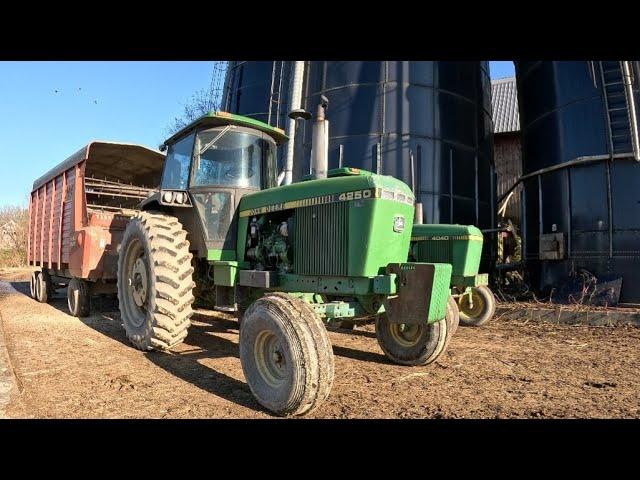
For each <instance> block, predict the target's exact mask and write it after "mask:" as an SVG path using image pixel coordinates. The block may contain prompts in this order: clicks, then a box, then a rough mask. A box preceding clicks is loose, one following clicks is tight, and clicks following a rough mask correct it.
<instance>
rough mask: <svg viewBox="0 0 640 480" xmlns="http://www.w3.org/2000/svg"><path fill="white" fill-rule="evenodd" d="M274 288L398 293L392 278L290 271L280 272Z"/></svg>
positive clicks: (337, 293) (341, 293)
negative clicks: (321, 275)
mask: <svg viewBox="0 0 640 480" xmlns="http://www.w3.org/2000/svg"><path fill="white" fill-rule="evenodd" d="M389 277H391V275H389ZM393 277H395V275H393ZM377 279H378V280H377ZM274 290H278V291H282V292H306V293H319V294H324V295H331V296H337V297H339V296H347V295H377V294H378V295H379V294H381V295H394V294H395V293H396V285H395V282H394V281H392V280H379V277H328V276H323V277H319V276H312V275H296V274H292V273H288V274H278V276H277V285H276V286H275V287H274Z"/></svg>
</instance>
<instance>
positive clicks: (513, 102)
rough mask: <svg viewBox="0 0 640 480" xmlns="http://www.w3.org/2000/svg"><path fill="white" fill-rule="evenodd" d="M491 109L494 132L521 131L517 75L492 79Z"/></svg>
mask: <svg viewBox="0 0 640 480" xmlns="http://www.w3.org/2000/svg"><path fill="white" fill-rule="evenodd" d="M491 110H492V111H493V133H507V132H518V131H520V115H519V113H518V91H517V89H516V77H507V78H501V79H499V80H492V81H491Z"/></svg>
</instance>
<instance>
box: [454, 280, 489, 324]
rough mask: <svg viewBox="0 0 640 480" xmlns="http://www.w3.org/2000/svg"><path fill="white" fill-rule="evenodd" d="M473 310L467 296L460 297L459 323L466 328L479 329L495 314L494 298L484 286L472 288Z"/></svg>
mask: <svg viewBox="0 0 640 480" xmlns="http://www.w3.org/2000/svg"><path fill="white" fill-rule="evenodd" d="M471 295H473V303H474V305H473V308H472V307H471V305H470V303H469V296H468V294H463V295H461V296H460V300H459V301H458V305H459V306H460V323H461V324H462V325H464V326H466V327H479V326H481V325H484V324H485V323H487V322H488V321H489V320H491V318H492V317H493V315H494V314H495V313H496V298H495V297H494V295H493V292H492V291H491V289H489V287H487V286H486V285H482V286H480V287H473V288H472V289H471Z"/></svg>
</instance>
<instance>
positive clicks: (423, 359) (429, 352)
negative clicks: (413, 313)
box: [376, 312, 450, 365]
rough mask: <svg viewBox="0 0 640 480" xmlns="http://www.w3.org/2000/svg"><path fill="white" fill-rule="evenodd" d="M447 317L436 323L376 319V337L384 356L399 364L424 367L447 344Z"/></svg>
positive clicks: (385, 316) (386, 318) (383, 317)
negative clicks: (410, 322) (394, 321)
mask: <svg viewBox="0 0 640 480" xmlns="http://www.w3.org/2000/svg"><path fill="white" fill-rule="evenodd" d="M447 332H448V328H447V318H446V317H445V318H444V319H442V320H440V321H438V322H435V323H430V324H427V323H420V324H411V325H410V324H404V323H393V322H391V321H389V318H388V316H387V313H386V312H385V313H383V314H381V315H378V316H377V317H376V338H377V339H378V344H379V345H380V348H382V351H383V352H384V353H385V355H386V356H387V357H388V358H389V359H390V360H391V361H393V362H395V363H398V364H400V365H427V364H429V363H431V362H433V361H435V360H436V359H437V358H438V357H439V356H440V355H442V353H444V351H445V349H446V347H447V344H448V342H449V337H450V335H448V334H447Z"/></svg>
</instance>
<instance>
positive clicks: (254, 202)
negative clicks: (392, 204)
mask: <svg viewBox="0 0 640 480" xmlns="http://www.w3.org/2000/svg"><path fill="white" fill-rule="evenodd" d="M360 172H362V173H361V174H358V175H353V174H350V175H348V176H341V177H330V178H323V179H319V180H308V181H305V182H299V183H292V184H291V185H283V186H281V187H276V188H270V189H268V190H262V191H260V192H256V193H252V194H250V195H246V196H244V197H243V198H242V200H241V201H240V207H239V210H240V216H246V215H247V214H253V213H251V212H250V211H251V210H253V209H260V208H263V207H273V210H285V209H287V208H295V207H297V206H303V205H291V206H287V205H283V204H284V203H287V202H296V201H299V200H309V201H314V200H315V199H318V198H319V197H323V196H329V195H340V194H342V193H350V192H360V191H363V190H370V189H380V190H381V195H382V198H386V197H385V194H386V193H385V192H392V193H395V194H396V195H395V197H394V198H389V199H390V200H394V199H395V200H397V201H401V202H403V203H408V204H411V205H413V194H412V193H411V189H410V188H409V187H408V186H407V184H405V183H404V182H402V181H400V180H397V179H396V178H393V177H389V176H383V175H376V174H372V173H371V172H365V171H360ZM356 195H357V193H356ZM346 199H347V200H355V199H357V198H346ZM320 200H322V199H320ZM324 200H325V201H324V202H321V203H331V202H332V201H339V200H342V199H338V198H335V199H328V198H327V199H324ZM243 213H244V214H243ZM258 213H259V212H258Z"/></svg>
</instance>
